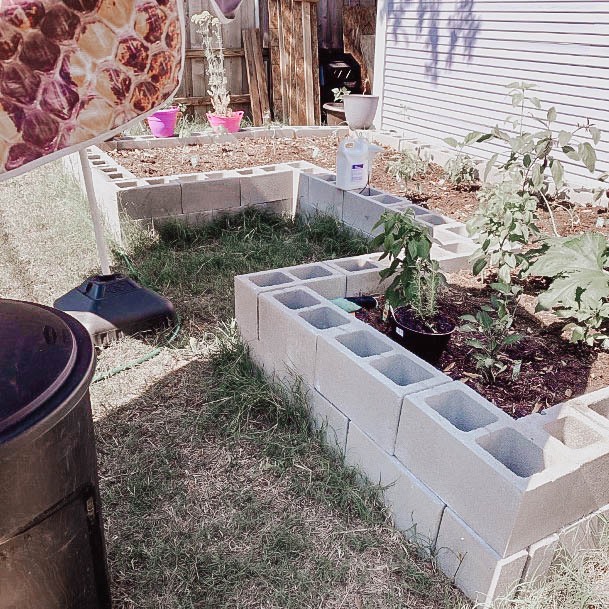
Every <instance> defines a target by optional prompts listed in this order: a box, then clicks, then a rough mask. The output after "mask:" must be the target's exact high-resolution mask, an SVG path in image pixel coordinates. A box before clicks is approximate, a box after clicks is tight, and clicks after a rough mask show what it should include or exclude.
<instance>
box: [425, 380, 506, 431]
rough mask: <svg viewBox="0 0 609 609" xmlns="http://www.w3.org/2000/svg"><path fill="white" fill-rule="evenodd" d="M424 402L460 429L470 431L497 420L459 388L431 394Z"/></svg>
mask: <svg viewBox="0 0 609 609" xmlns="http://www.w3.org/2000/svg"><path fill="white" fill-rule="evenodd" d="M425 403H426V404H427V405H428V406H429V407H430V408H433V409H434V410H435V411H436V412H437V413H438V414H439V415H440V416H442V417H444V418H445V419H446V420H447V421H448V422H449V423H450V424H451V425H453V426H454V427H456V428H457V429H459V430H460V431H472V430H473V429H479V428H480V427H486V426H487V425H490V424H491V423H494V422H495V421H497V417H496V416H495V415H494V414H492V413H490V412H489V411H488V410H486V408H484V407H483V406H481V405H480V404H478V403H477V402H475V401H474V400H472V399H471V397H469V396H468V395H467V393H465V392H464V391H461V390H459V389H452V390H450V391H445V392H443V393H440V394H437V395H432V396H430V397H428V398H426V399H425Z"/></svg>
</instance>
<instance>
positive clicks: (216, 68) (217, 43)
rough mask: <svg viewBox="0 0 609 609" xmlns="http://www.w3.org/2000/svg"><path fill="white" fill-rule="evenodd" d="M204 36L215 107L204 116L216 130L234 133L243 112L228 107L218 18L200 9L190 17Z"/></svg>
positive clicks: (228, 100)
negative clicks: (199, 11)
mask: <svg viewBox="0 0 609 609" xmlns="http://www.w3.org/2000/svg"><path fill="white" fill-rule="evenodd" d="M191 21H192V22H193V23H195V24H196V25H197V26H198V28H197V32H198V33H199V34H200V35H201V38H202V40H203V55H204V56H205V62H206V63H207V78H208V83H207V85H208V87H209V90H208V91H207V92H208V94H209V96H210V98H211V104H212V106H213V109H214V111H213V112H208V113H207V120H208V121H209V124H210V125H211V126H212V129H213V130H214V131H216V132H225V131H226V132H228V133H235V132H237V131H239V129H240V127H241V119H242V118H243V112H242V111H238V112H233V111H232V110H231V108H230V95H229V92H228V89H227V79H226V71H225V69H224V49H223V46H222V30H221V27H220V20H219V19H218V18H217V17H212V15H211V14H210V13H209V12H208V11H203V12H202V13H199V14H197V15H193V16H192V17H191Z"/></svg>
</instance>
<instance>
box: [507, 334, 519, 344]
mask: <svg viewBox="0 0 609 609" xmlns="http://www.w3.org/2000/svg"><path fill="white" fill-rule="evenodd" d="M521 340H522V334H510V335H509V336H506V337H505V338H504V339H503V344H504V345H506V346H509V345H515V344H516V343H518V342H520V341H521Z"/></svg>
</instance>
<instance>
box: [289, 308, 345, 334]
mask: <svg viewBox="0 0 609 609" xmlns="http://www.w3.org/2000/svg"><path fill="white" fill-rule="evenodd" d="M299 316H300V317H302V318H303V319H304V320H305V321H306V322H308V323H310V324H311V325H312V326H314V327H315V328H317V329H318V330H328V329H329V328H338V327H339V326H346V325H348V324H349V323H350V321H349V320H348V319H345V318H344V317H343V316H342V315H340V314H339V313H337V312H336V311H334V310H333V309H330V308H329V307H323V308H321V309H313V310H312V311H305V312H304V313H299Z"/></svg>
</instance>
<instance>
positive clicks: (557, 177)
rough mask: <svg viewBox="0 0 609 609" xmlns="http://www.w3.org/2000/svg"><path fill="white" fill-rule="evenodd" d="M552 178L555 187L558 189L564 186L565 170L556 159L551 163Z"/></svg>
mask: <svg viewBox="0 0 609 609" xmlns="http://www.w3.org/2000/svg"><path fill="white" fill-rule="evenodd" d="M551 170H552V179H553V180H554V184H556V188H557V189H558V190H560V189H561V188H562V187H563V186H564V177H565V170H564V167H563V166H562V163H561V162H560V161H559V160H558V159H554V160H553V161H552V165H551Z"/></svg>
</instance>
